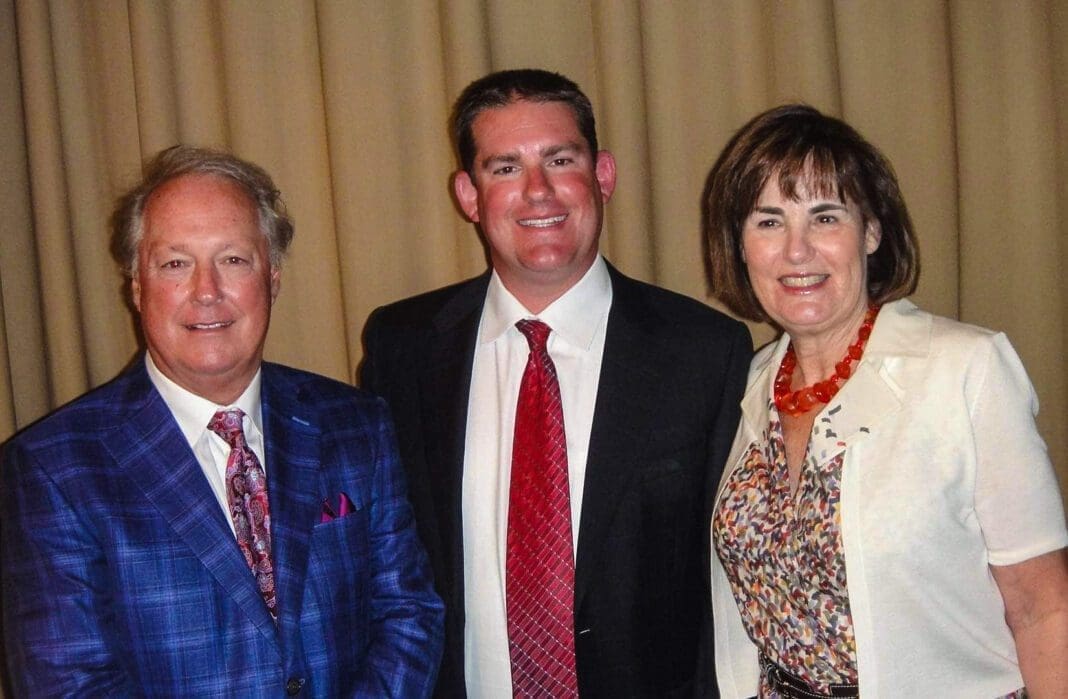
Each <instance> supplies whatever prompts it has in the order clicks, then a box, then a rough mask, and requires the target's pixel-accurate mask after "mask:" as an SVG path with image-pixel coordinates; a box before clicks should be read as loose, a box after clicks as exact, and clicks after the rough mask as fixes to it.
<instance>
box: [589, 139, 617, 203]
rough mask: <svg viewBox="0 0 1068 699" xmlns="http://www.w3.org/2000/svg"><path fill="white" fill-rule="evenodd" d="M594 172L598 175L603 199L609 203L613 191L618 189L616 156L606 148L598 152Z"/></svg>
mask: <svg viewBox="0 0 1068 699" xmlns="http://www.w3.org/2000/svg"><path fill="white" fill-rule="evenodd" d="M594 174H595V175H596V176H597V184H598V185H600V187H601V201H602V202H603V203H605V204H607V203H608V200H609V199H611V198H612V192H614V191H616V159H615V157H614V156H613V155H612V154H611V153H609V152H608V151H606V150H603V151H600V152H599V153H597V162H596V164H595V165H594Z"/></svg>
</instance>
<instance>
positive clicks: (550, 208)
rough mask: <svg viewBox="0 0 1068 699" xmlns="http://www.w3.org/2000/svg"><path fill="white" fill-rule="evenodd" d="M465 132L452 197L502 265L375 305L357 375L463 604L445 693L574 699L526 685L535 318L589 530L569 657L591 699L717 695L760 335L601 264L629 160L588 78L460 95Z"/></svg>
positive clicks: (449, 633)
mask: <svg viewBox="0 0 1068 699" xmlns="http://www.w3.org/2000/svg"><path fill="white" fill-rule="evenodd" d="M453 128H454V136H455V138H456V141H457V145H458V149H459V153H460V159H461V163H462V170H460V171H459V172H457V173H456V175H455V178H454V189H455V193H456V198H457V200H458V202H459V204H460V206H461V208H462V209H463V211H464V213H465V214H466V215H467V217H468V218H469V219H470V220H471V221H472V222H474V223H476V224H478V226H479V228H480V229H481V232H482V234H483V236H484V237H485V240H486V242H487V245H488V248H489V258H490V262H491V267H492V268H491V269H490V270H488V271H487V272H486V273H485V274H483V275H481V276H479V277H476V278H475V279H471V280H469V281H466V282H462V283H460V284H457V285H454V286H450V287H447V288H444V289H440V290H437V291H433V292H430V293H427V294H423V295H421V296H417V297H414V298H411V299H407V300H404V301H400V302H398V303H395V304H392V305H390V306H386V307H383V308H380V309H378V310H376V311H375V312H374V313H373V314H372V316H371V318H370V319H369V321H368V323H367V328H366V331H365V343H366V359H365V363H364V365H363V367H362V370H361V381H362V383H363V385H364V386H365V387H366V388H369V389H371V390H372V391H375V392H377V393H379V394H381V395H382V396H384V397H385V398H386V399H387V401H388V402H389V404H390V406H391V409H392V411H393V415H394V418H395V420H396V424H397V431H398V437H399V442H400V445H401V452H402V460H403V461H404V463H405V467H406V468H407V469H408V473H409V482H410V487H411V499H412V502H413V505H414V507H415V510H416V519H417V523H418V529H419V533H420V535H421V537H422V539H423V541H424V542H425V544H426V546H427V548H428V550H429V552H430V557H431V560H432V565H433V567H434V573H435V578H436V586H437V589H438V592H439V593H440V594H441V596H442V597H443V598H444V600H445V603H446V607H447V617H446V649H445V657H444V660H443V664H442V669H441V672H440V675H439V681H438V686H437V695H438V696H447V697H456V696H464V694H465V692H466V694H467V695H469V696H473V697H475V696H485V697H499V696H508V695H511V694H512V693H513V691H514V692H516V693H517V694H526V693H531V694H541V695H543V696H546V695H551V696H564V695H569V696H573V695H574V684H572V688H571V689H566V690H565V689H559V688H557V689H551V688H547V687H548V686H547V685H544V686H539V688H536V689H530V688H529V687H530V685H521V684H513V677H514V676H515V675H514V673H515V672H516V668H515V667H514V664H515V663H516V660H515V656H514V655H511V658H510V653H514V652H515V649H516V646H517V645H518V643H517V641H516V639H515V638H514V637H513V634H512V632H511V631H510V624H511V622H512V620H511V619H510V618H509V613H510V612H509V607H510V600H508V599H507V598H508V597H509V592H510V591H511V589H512V588H511V585H512V582H511V580H510V576H511V572H510V557H511V553H510V552H509V551H508V548H509V539H510V536H509V528H510V527H511V526H512V524H513V523H511V522H509V518H508V513H509V509H510V504H509V493H510V477H511V474H512V471H513V461H512V459H513V452H512V446H513V430H514V424H515V421H516V415H517V412H518V410H517V407H516V402H517V396H518V395H519V393H520V380H521V376H522V375H523V374H524V365H525V363H526V362H527V359H528V354H530V353H532V352H533V350H532V349H530V348H528V343H527V340H526V339H525V338H524V333H521V332H520V330H519V329H517V327H516V325H515V324H516V322H517V321H521V320H522V319H524V318H536V319H538V320H540V321H543V322H544V323H545V324H547V325H548V326H549V328H550V329H551V334H550V336H549V340H548V353H549V356H550V357H551V360H552V362H551V363H552V364H553V365H554V366H555V372H556V374H557V375H558V377H559V383H558V385H559V392H560V403H561V404H562V415H563V423H564V428H563V429H564V432H565V433H566V457H567V458H566V472H567V473H566V475H567V488H566V490H567V491H568V496H569V502H567V501H565V506H564V507H563V508H561V509H565V510H566V509H569V510H570V515H571V517H570V522H572V523H573V525H571V526H572V527H573V528H572V529H571V530H570V531H571V533H572V541H570V542H568V545H569V546H573V549H569V550H573V551H574V563H573V580H574V582H573V584H574V591H573V600H572V599H570V595H567V596H566V597H568V599H567V600H565V601H566V603H567V606H568V614H569V615H571V616H569V617H568V624H567V634H566V635H567V636H569V638H567V639H565V640H564V642H563V643H562V645H564V646H567V647H570V648H573V650H572V651H570V653H571V658H570V660H567V659H565V660H564V661H561V662H566V663H570V666H571V670H570V672H571V678H572V682H574V678H575V675H576V674H577V688H578V690H579V691H580V692H581V694H582V696H584V697H592V696H605V697H664V696H691V695H694V694H696V695H700V696H715V686H714V682H713V680H712V679H711V677H712V672H711V667H712V644H711V630H710V629H711V624H710V611H709V601H708V589H707V588H708V578H709V565H708V557H709V551H710V549H709V541H708V521H709V513H710V506H711V500H712V497H713V493H714V490H715V487H716V485H717V483H718V480H719V475H720V471H721V468H722V463H723V461H724V459H725V457H726V454H727V450H728V448H729V447H730V442H731V440H732V438H733V436H734V431H735V427H736V424H737V420H738V402H739V399H740V397H741V393H742V389H743V387H744V383H745V376H746V371H747V368H748V364H749V359H750V355H751V352H752V345H751V340H750V336H749V333H748V331H747V330H746V328H745V326H744V325H742V324H741V323H738V322H736V321H734V320H731V319H729V318H727V317H726V316H724V315H722V314H720V313H718V312H716V311H714V310H712V309H710V308H708V307H707V306H705V305H703V304H701V303H698V302H697V301H694V300H692V299H688V298H685V297H683V296H679V295H678V294H674V293H671V292H668V291H665V290H663V289H658V288H656V287H653V286H650V285H647V284H644V283H641V282H638V281H635V280H633V279H629V278H627V277H625V276H623V275H622V274H620V273H619V272H618V271H616V270H615V269H614V268H613V267H611V266H610V265H609V264H608V263H607V262H605V261H604V259H603V258H602V257H601V256H600V255H599V253H598V248H597V243H598V238H599V236H600V231H601V222H602V218H603V207H604V204H605V203H606V202H607V201H608V200H609V198H610V197H611V195H612V192H613V190H614V188H615V180H616V166H615V160H614V159H613V157H612V155H611V154H610V153H608V152H607V151H598V149H597V137H596V132H595V128H594V118H593V111H592V107H591V106H590V102H589V100H588V99H587V98H586V96H585V95H584V94H583V93H582V92H581V91H580V90H579V88H578V86H577V85H575V84H574V83H573V82H571V81H570V80H568V79H567V78H564V77H563V76H560V75H556V74H554V73H549V72H546V71H541V70H514V71H503V72H499V73H493V74H491V75H488V76H486V77H484V78H482V79H480V80H477V81H475V82H474V83H472V84H471V85H469V86H468V87H467V88H466V90H465V91H464V92H463V94H462V95H461V96H460V98H459V100H458V102H457V105H456V109H455V113H454V117H453ZM524 332H525V331H524ZM531 347H533V345H531ZM516 439H518V435H516ZM517 458H518V457H517ZM512 497H515V496H514V494H512ZM567 558H568V559H569V560H568V564H569V565H570V563H571V562H570V556H568V557H567ZM506 559H508V560H509V563H508V565H506ZM506 568H507V569H508V572H507V573H506ZM554 643H556V641H555V640H554ZM532 662H533V664H534V665H537V664H538V663H539V662H541V661H537V660H535V661H532ZM554 662H556V660H555V659H554ZM576 668H577V669H576ZM542 669H544V668H535V670H542ZM516 682H517V683H518V682H519V680H516ZM523 687H526V688H523Z"/></svg>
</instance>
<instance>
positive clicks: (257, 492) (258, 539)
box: [208, 408, 278, 619]
mask: <svg viewBox="0 0 1068 699" xmlns="http://www.w3.org/2000/svg"><path fill="white" fill-rule="evenodd" d="M244 416H245V413H244V412H243V411H241V410H239V409H237V408H234V409H232V410H220V411H219V412H217V413H215V416H214V417H212V419H211V422H209V423H208V429H210V430H211V431H212V432H214V433H215V434H217V435H219V436H220V437H222V439H223V441H225V442H226V443H227V444H229V445H230V456H229V457H228V458H227V460H226V501H227V505H228V506H229V509H230V518H231V519H232V520H233V523H234V533H235V534H236V535H237V545H238V547H240V549H241V553H243V554H244V556H245V561H246V562H247V563H248V566H249V569H250V570H251V571H252V574H253V575H254V576H255V577H256V585H257V587H259V590H260V594H261V595H262V596H263V601H264V602H266V603H267V609H268V610H270V612H271V616H273V617H275V618H276V619H277V618H278V614H277V610H276V602H275V596H274V565H273V564H272V562H271V511H270V506H269V504H268V501H267V477H266V475H265V474H264V473H263V468H262V467H261V466H260V460H259V459H258V458H257V457H256V452H254V451H252V449H251V448H249V446H248V442H247V441H245V430H244V428H243V427H242V424H241V420H242V418H244Z"/></svg>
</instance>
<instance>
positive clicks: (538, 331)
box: [515, 319, 553, 352]
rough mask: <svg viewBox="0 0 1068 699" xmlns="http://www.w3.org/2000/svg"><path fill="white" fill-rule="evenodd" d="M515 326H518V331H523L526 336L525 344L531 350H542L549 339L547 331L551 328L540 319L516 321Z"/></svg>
mask: <svg viewBox="0 0 1068 699" xmlns="http://www.w3.org/2000/svg"><path fill="white" fill-rule="evenodd" d="M515 326H516V327H517V328H519V332H521V333H523V334H524V335H526V337H527V344H528V345H530V351H531V352H544V351H545V343H546V342H548V340H549V333H551V332H552V331H553V330H552V328H550V327H549V326H548V325H546V324H545V323H543V322H541V321H540V320H530V319H527V320H521V321H518V322H517V323H516V324H515Z"/></svg>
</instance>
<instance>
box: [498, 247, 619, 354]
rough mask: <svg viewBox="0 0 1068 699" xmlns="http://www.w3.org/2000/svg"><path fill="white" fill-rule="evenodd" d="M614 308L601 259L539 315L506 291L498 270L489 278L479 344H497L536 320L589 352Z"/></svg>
mask: <svg viewBox="0 0 1068 699" xmlns="http://www.w3.org/2000/svg"><path fill="white" fill-rule="evenodd" d="M611 305H612V278H611V277H610V276H609V275H608V265H606V264H605V261H604V258H603V257H601V256H600V255H598V256H597V258H596V259H595V260H594V261H593V264H592V265H590V268H589V269H588V270H586V274H584V275H583V276H582V279H580V280H579V281H578V282H577V283H576V284H575V285H574V286H572V287H571V288H570V289H568V290H567V291H566V292H564V295H563V296H561V297H560V298H558V299H556V300H555V301H553V302H552V303H551V304H549V306H547V307H546V308H545V310H543V311H542V312H541V313H538V314H533V313H531V312H530V311H528V310H527V309H526V308H525V307H524V306H523V304H521V303H520V302H519V301H518V300H517V299H516V297H515V296H513V295H512V293H511V292H510V291H508V289H506V288H505V287H504V284H503V283H502V282H501V280H500V277H499V276H497V272H496V270H495V271H494V272H493V274H492V275H490V281H489V288H488V289H487V291H486V305H485V307H484V308H483V310H482V325H481V327H480V329H479V333H478V342H479V344H485V343H488V342H494V341H495V340H497V339H498V338H499V337H501V335H503V334H504V333H505V332H507V331H508V330H509V329H511V328H513V327H514V326H515V324H516V321H519V320H522V319H524V318H537V319H539V320H542V321H544V322H545V323H547V324H548V326H549V327H550V328H552V329H553V333H555V334H556V335H558V336H559V337H560V338H561V339H563V340H565V341H566V342H567V343H568V344H569V345H573V346H575V347H579V348H581V349H583V350H588V349H589V348H590V345H592V344H593V338H594V335H595V334H596V332H597V327H598V324H599V323H600V322H601V320H602V319H603V318H604V316H605V315H607V314H608V309H609V308H610V307H611ZM516 332H518V330H517V331H516Z"/></svg>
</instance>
